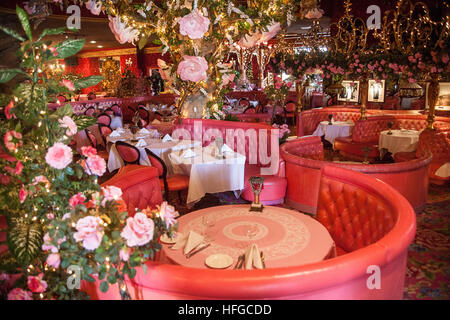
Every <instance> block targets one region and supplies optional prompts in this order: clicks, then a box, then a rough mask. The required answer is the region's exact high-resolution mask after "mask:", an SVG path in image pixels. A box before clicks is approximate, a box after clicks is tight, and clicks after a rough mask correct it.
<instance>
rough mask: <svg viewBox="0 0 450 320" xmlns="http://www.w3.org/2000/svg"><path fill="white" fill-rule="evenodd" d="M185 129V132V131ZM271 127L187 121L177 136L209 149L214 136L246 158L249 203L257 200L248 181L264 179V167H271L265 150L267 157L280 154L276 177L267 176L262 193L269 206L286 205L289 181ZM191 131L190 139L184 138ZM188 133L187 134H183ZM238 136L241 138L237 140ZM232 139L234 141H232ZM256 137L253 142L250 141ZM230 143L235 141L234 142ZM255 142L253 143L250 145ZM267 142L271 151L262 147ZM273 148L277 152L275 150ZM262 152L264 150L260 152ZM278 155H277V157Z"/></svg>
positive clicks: (230, 122)
mask: <svg viewBox="0 0 450 320" xmlns="http://www.w3.org/2000/svg"><path fill="white" fill-rule="evenodd" d="M182 129H185V130H182ZM271 129H273V128H272V127H271V126H270V124H266V123H253V122H236V121H222V120H210V119H183V120H182V123H181V124H177V125H176V126H175V129H174V131H173V133H172V134H173V137H175V138H177V137H183V138H184V139H194V140H201V141H202V144H203V146H207V145H208V144H210V143H211V142H212V141H214V139H215V138H213V137H214V136H218V137H222V138H223V139H224V143H226V144H227V145H229V147H231V148H232V149H233V150H234V151H236V152H239V153H243V152H245V156H246V166H245V178H244V179H245V185H244V190H243V191H242V194H241V197H242V198H243V199H245V200H248V201H253V191H252V189H251V186H250V184H249V182H248V179H249V178H250V177H251V176H256V175H257V176H261V175H262V174H261V172H260V168H261V167H268V166H271V163H267V161H268V159H267V161H266V160H264V161H263V160H262V158H261V150H263V153H264V154H267V155H272V151H274V152H275V153H276V155H278V157H277V159H276V163H274V164H273V166H272V167H273V168H274V172H273V174H265V175H263V176H264V178H265V184H264V189H263V190H262V191H261V194H260V200H261V202H262V203H263V204H265V205H274V204H280V203H283V202H284V196H285V194H286V185H287V181H286V178H285V176H284V170H280V168H282V167H283V166H284V164H283V163H282V162H280V161H279V158H280V157H279V145H278V136H277V137H274V141H273V142H274V143H273V144H272V142H271ZM186 132H188V133H189V134H188V137H186V136H184V135H185V134H186ZM183 133H184V135H183ZM233 134H237V135H238V136H239V137H241V138H240V139H238V138H233ZM230 138H233V139H232V140H231V139H230ZM251 138H252V140H250V139H251ZM230 141H233V142H232V143H231V142H230ZM250 141H252V142H250ZM262 141H265V142H267V146H268V147H267V150H265V147H263V144H261V142H262ZM272 147H273V150H272ZM260 149H261V150H260ZM274 156H275V155H274Z"/></svg>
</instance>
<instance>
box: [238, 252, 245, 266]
mask: <svg viewBox="0 0 450 320" xmlns="http://www.w3.org/2000/svg"><path fill="white" fill-rule="evenodd" d="M244 262H245V253H244V254H243V255H242V259H241V263H240V264H239V266H238V269H242V267H243V266H244Z"/></svg>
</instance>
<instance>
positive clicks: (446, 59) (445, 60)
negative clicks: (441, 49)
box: [442, 54, 449, 64]
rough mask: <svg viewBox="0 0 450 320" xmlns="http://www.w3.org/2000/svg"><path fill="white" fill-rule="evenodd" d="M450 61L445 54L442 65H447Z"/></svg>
mask: <svg viewBox="0 0 450 320" xmlns="http://www.w3.org/2000/svg"><path fill="white" fill-rule="evenodd" d="M448 61H449V57H448V54H444V55H443V56H442V63H444V64H447V63H448Z"/></svg>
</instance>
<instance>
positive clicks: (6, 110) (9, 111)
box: [5, 100, 16, 120]
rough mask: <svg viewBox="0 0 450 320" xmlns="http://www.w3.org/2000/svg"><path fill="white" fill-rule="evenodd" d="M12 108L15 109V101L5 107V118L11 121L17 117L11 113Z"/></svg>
mask: <svg viewBox="0 0 450 320" xmlns="http://www.w3.org/2000/svg"><path fill="white" fill-rule="evenodd" d="M12 108H14V101H13V100H11V102H10V103H8V105H7V106H6V107H5V116H6V119H8V120H9V119H11V118H14V119H16V115H15V114H14V113H12V112H11V109H12Z"/></svg>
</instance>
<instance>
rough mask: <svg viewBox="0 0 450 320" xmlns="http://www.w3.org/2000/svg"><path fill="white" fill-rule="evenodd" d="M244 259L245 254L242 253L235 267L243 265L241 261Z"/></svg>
mask: <svg viewBox="0 0 450 320" xmlns="http://www.w3.org/2000/svg"><path fill="white" fill-rule="evenodd" d="M242 260H244V255H243V254H241V255H240V256H239V258H238V260H237V262H236V265H235V266H234V268H235V269H239V266H240V265H241V261H242Z"/></svg>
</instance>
